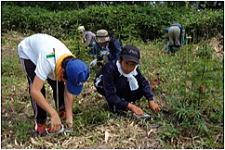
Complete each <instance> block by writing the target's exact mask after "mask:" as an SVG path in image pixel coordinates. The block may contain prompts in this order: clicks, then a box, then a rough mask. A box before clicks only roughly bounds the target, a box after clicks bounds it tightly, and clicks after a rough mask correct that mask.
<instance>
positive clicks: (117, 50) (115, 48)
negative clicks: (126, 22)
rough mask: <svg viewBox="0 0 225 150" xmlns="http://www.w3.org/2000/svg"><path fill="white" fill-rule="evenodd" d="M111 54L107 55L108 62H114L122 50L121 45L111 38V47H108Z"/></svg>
mask: <svg viewBox="0 0 225 150" xmlns="http://www.w3.org/2000/svg"><path fill="white" fill-rule="evenodd" d="M110 49H113V50H110V51H111V53H110V55H109V59H110V60H114V59H116V58H118V57H119V55H120V53H121V50H122V44H121V43H120V42H119V40H117V39H116V38H115V37H113V38H112V42H111V46H110Z"/></svg>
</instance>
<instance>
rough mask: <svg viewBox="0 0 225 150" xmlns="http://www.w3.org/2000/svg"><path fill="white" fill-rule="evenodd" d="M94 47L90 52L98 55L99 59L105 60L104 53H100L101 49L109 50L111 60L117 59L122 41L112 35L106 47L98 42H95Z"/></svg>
mask: <svg viewBox="0 0 225 150" xmlns="http://www.w3.org/2000/svg"><path fill="white" fill-rule="evenodd" d="M92 46H93V48H92V49H91V51H90V53H91V54H93V55H97V59H98V60H103V55H99V53H100V51H109V56H108V58H109V61H111V60H115V59H117V58H118V57H119V55H120V52H121V49H122V43H121V42H119V40H117V39H116V38H115V37H111V39H110V41H109V42H108V43H107V45H106V48H101V47H100V46H99V45H98V43H96V42H95V43H94V44H93V45H92Z"/></svg>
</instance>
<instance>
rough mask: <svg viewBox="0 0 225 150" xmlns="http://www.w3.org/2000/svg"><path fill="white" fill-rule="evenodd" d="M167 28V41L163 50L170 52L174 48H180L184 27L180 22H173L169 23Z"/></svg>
mask: <svg viewBox="0 0 225 150" xmlns="http://www.w3.org/2000/svg"><path fill="white" fill-rule="evenodd" d="M167 30H168V36H169V42H168V44H167V45H166V46H165V51H166V52H172V51H174V48H180V46H181V45H182V43H183V42H184V37H185V28H184V27H183V26H182V25H181V24H179V23H175V24H171V25H170V26H169V27H168V29H167Z"/></svg>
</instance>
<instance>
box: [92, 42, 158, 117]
mask: <svg viewBox="0 0 225 150" xmlns="http://www.w3.org/2000/svg"><path fill="white" fill-rule="evenodd" d="M139 63H140V52H139V49H138V48H136V47H134V46H131V45H127V46H125V47H124V48H122V52H121V55H120V58H119V59H118V60H113V61H111V62H108V63H107V64H105V65H104V66H103V68H102V69H101V70H100V72H99V73H97V75H96V78H95V80H94V86H95V87H96V89H97V91H98V92H99V93H100V94H101V95H103V96H104V97H105V99H106V100H107V102H108V105H109V108H110V110H111V111H112V112H118V110H128V109H129V110H131V111H132V112H133V113H134V114H136V115H143V114H144V112H143V110H142V109H141V108H140V107H138V106H136V105H134V104H132V102H135V101H137V100H139V99H141V97H143V96H145V97H146V98H147V100H148V104H149V107H150V108H151V109H152V110H153V111H154V112H158V111H160V107H159V105H158V104H157V103H156V102H155V101H154V100H153V93H152V90H151V88H150V85H149V82H148V81H147V80H146V79H145V77H144V76H143V75H142V74H141V72H140V70H139V69H138V64H139Z"/></svg>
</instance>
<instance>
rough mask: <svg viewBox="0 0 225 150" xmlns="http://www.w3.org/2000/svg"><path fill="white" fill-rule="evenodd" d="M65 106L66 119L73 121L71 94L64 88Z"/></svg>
mask: <svg viewBox="0 0 225 150" xmlns="http://www.w3.org/2000/svg"><path fill="white" fill-rule="evenodd" d="M64 96H65V98H64V100H65V108H66V121H67V122H68V121H69V123H72V121H73V96H72V94H70V93H69V92H67V90H65V95H64Z"/></svg>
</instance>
